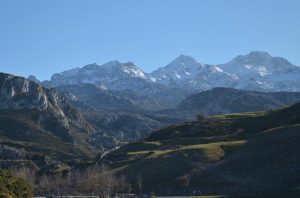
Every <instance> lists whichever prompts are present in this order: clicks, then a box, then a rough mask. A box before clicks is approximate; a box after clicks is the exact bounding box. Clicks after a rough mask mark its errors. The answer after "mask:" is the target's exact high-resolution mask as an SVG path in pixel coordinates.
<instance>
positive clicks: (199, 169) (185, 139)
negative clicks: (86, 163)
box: [102, 103, 300, 195]
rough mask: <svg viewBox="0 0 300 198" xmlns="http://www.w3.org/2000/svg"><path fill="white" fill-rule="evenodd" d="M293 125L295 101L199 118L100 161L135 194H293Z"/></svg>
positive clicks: (297, 116) (299, 110)
mask: <svg viewBox="0 0 300 198" xmlns="http://www.w3.org/2000/svg"><path fill="white" fill-rule="evenodd" d="M299 124H300V103H297V104H295V105H292V106H289V107H287V108H282V109H278V110H274V111H264V112H254V113H245V114H231V115H224V116H215V117H208V118H204V117H199V120H198V121H194V122H186V123H182V124H178V125H173V126H169V127H166V128H164V129H161V130H158V131H155V132H153V133H152V134H151V135H150V136H149V137H148V138H147V139H145V140H144V141H140V142H136V143H131V144H128V145H125V146H123V147H121V148H120V149H119V150H117V151H115V152H113V153H111V154H109V155H107V156H106V157H105V158H104V159H102V162H103V163H106V164H110V165H111V166H112V167H113V168H114V169H115V170H116V171H118V172H119V173H123V174H126V175H127V177H128V178H129V179H130V181H131V183H132V184H133V185H134V187H135V188H136V189H137V190H138V189H140V188H142V190H143V191H147V192H151V191H155V192H157V193H160V194H173V195H174V194H190V193H192V192H197V193H199V194H200V193H203V194H253V193H268V192H286V191H295V190H296V189H297V188H299V186H300V180H299V178H300V168H299V167H300V166H299V165H300V154H299V149H300V147H299V145H300V134H299V131H300V125H299ZM141 183H142V187H141V185H140V184H141Z"/></svg>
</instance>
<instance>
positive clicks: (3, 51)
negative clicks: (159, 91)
mask: <svg viewBox="0 0 300 198" xmlns="http://www.w3.org/2000/svg"><path fill="white" fill-rule="evenodd" d="M299 10H300V1H298V0H106V1H102V0H26V1H24V0H18V1H17V0H2V1H0V71H1V72H7V73H13V74H17V75H22V76H28V75H29V74H34V75H36V76H37V77H38V78H39V79H43V80H44V79H49V78H50V76H51V75H52V74H53V73H56V72H60V71H63V70H67V69H70V68H73V67H77V66H83V65H86V64H89V63H94V62H96V63H105V62H108V61H111V60H120V61H122V62H126V61H133V62H134V63H136V64H137V65H138V66H140V67H141V68H142V69H144V70H145V71H147V72H149V71H152V70H153V69H155V68H157V67H160V66H164V65H166V64H167V63H169V62H170V61H172V60H173V59H174V58H175V57H177V56H178V55H180V54H187V55H191V56H193V57H194V58H196V59H197V60H198V61H199V62H202V63H209V64H218V63H224V62H227V61H229V60H230V59H231V58H233V57H234V56H236V55H238V54H246V53H248V52H249V51H252V50H261V51H267V52H269V53H270V54H272V55H275V56H282V57H285V58H287V59H288V60H289V61H291V62H292V63H294V64H295V65H299V66H300V53H299V52H300V12H299Z"/></svg>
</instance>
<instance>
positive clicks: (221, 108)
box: [177, 87, 300, 115]
mask: <svg viewBox="0 0 300 198" xmlns="http://www.w3.org/2000/svg"><path fill="white" fill-rule="evenodd" d="M299 101H300V93H297V92H269V93H265V92H257V91H243V90H237V89H233V88H221V87H219V88H214V89H212V90H208V91H204V92H200V93H197V94H193V95H191V96H189V97H187V98H186V99H185V100H183V101H182V102H181V103H179V104H178V105H177V109H178V110H180V111H188V112H190V113H193V112H194V115H196V114H197V113H202V114H204V115H217V114H228V113H241V112H251V111H262V110H269V109H275V108H279V107H282V106H286V105H290V104H293V103H296V102H299Z"/></svg>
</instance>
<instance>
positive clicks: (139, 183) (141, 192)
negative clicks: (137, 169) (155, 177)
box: [136, 174, 143, 195]
mask: <svg viewBox="0 0 300 198" xmlns="http://www.w3.org/2000/svg"><path fill="white" fill-rule="evenodd" d="M136 182H137V186H138V188H139V193H140V194H141V195H142V194H143V177H142V175H141V174H138V175H137V177H136Z"/></svg>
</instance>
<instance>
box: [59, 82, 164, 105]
mask: <svg viewBox="0 0 300 198" xmlns="http://www.w3.org/2000/svg"><path fill="white" fill-rule="evenodd" d="M55 89H56V90H59V91H61V92H62V93H64V94H66V95H67V97H68V98H69V99H70V100H71V101H74V102H76V101H78V102H83V103H85V104H86V105H89V106H91V107H92V108H95V109H97V110H127V111H141V110H150V109H151V110H152V111H153V110H156V109H160V108H161V106H160V105H159V104H158V103H157V102H156V101H154V100H152V99H151V98H149V97H147V96H144V95H140V94H138V93H135V92H133V91H130V90H123V91H111V90H105V89H101V88H99V87H96V86H95V85H92V84H78V85H65V86H59V87H55Z"/></svg>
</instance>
